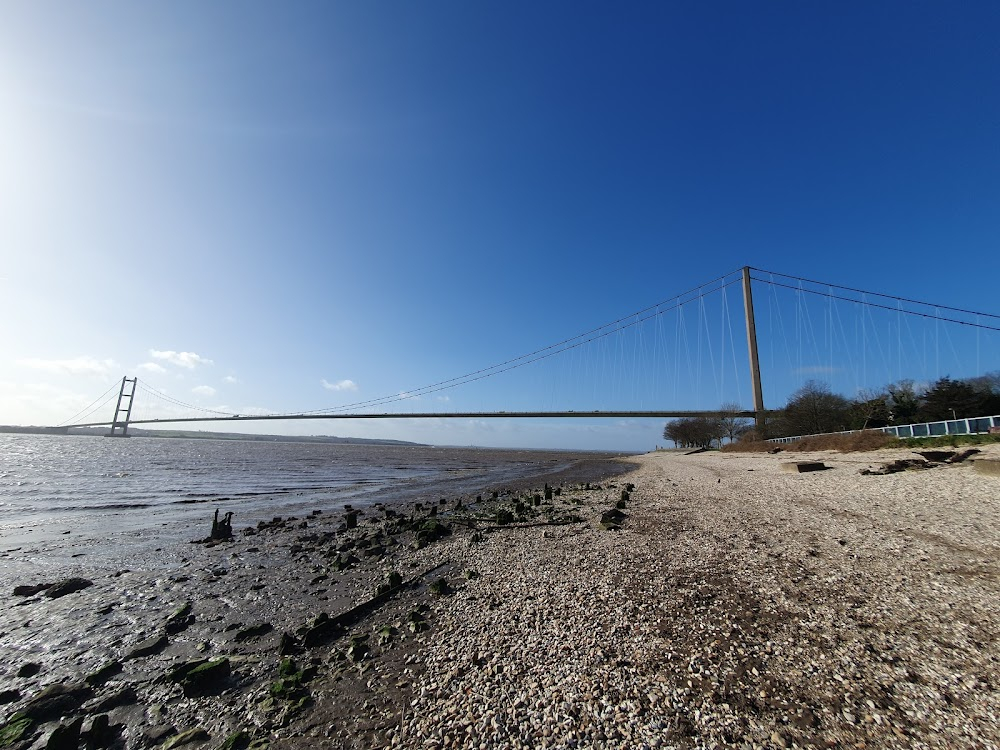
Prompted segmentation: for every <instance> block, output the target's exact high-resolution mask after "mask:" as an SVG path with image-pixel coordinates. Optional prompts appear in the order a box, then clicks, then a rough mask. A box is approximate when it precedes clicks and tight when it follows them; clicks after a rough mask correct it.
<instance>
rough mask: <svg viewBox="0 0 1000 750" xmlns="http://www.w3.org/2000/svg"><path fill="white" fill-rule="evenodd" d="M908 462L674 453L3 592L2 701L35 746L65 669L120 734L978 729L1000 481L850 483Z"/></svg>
mask: <svg viewBox="0 0 1000 750" xmlns="http://www.w3.org/2000/svg"><path fill="white" fill-rule="evenodd" d="M984 453H985V454H986V455H990V456H993V457H1000V449H998V448H996V447H993V446H989V447H987V448H986V449H985V450H984ZM906 456H912V454H911V453H910V452H908V451H900V450H891V451H878V452H874V453H853V454H839V453H832V452H823V453H812V454H801V455H800V454H790V453H782V454H778V455H767V454H764V455H761V454H725V453H716V452H711V453H702V454H698V455H691V456H685V455H679V454H677V453H672V452H670V453H668V452H661V453H655V454H648V455H645V456H641V457H636V458H632V459H629V463H630V464H631V465H632V466H633V467H634V471H632V472H630V473H628V474H624V475H618V476H615V477H605V478H598V474H599V471H598V469H599V462H595V465H594V466H591V467H589V468H587V471H588V472H592V474H590V475H589V476H586V477H572V476H570V475H567V476H565V477H563V478H552V477H549V478H547V479H546V480H545V482H543V483H535V485H534V486H526V487H519V488H514V487H510V488H483V491H482V496H481V498H477V497H474V496H466V497H463V498H448V499H447V501H446V502H445V503H443V504H441V503H439V504H438V505H436V506H433V505H431V504H424V505H423V506H422V507H421V508H419V509H418V508H416V507H413V508H412V509H408V511H407V512H406V513H405V515H404V516H401V515H398V514H397V515H394V514H393V513H392V512H386V509H383V508H374V509H368V510H366V511H365V512H364V513H362V514H361V515H360V516H359V517H358V525H357V527H356V528H347V526H348V525H350V524H351V523H352V522H351V520H350V519H349V518H348V516H347V515H346V514H336V517H334V515H329V516H328V515H327V514H320V515H319V516H307V517H301V518H297V519H294V520H292V519H287V518H286V519H282V520H281V521H275V522H273V523H270V524H263V525H262V526H261V528H259V529H256V528H255V529H254V530H253V532H252V534H250V535H245V534H244V533H242V532H241V530H240V529H239V528H237V529H236V537H235V539H234V540H232V541H227V542H222V543H218V544H214V545H205V544H197V545H195V544H192V545H189V547H190V549H189V554H188V555H187V560H186V561H185V562H184V563H182V565H181V567H180V569H179V570H176V571H172V572H171V573H170V574H168V575H161V576H157V575H155V574H148V573H144V572H142V571H139V570H133V571H121V572H115V574H113V575H110V576H106V577H104V578H102V579H100V580H94V582H93V585H92V586H89V587H87V588H83V589H82V590H79V591H76V592H74V593H69V594H67V595H65V596H59V597H58V598H48V597H47V596H46V593H45V592H44V591H40V592H39V593H37V594H34V595H31V596H18V597H11V598H10V599H9V606H8V607H7V608H6V609H5V611H4V613H3V615H2V617H0V631H3V632H5V633H6V635H5V638H4V646H3V649H4V650H3V663H2V669H3V671H4V674H5V681H6V682H7V684H8V686H9V688H10V689H11V690H14V691H16V692H17V694H18V695H17V697H16V698H15V699H13V700H9V701H8V702H7V703H8V705H7V708H8V711H7V713H6V715H7V717H8V719H9V718H10V716H11V715H12V714H15V712H16V711H18V710H20V711H24V710H25V709H27V710H28V711H29V716H28V721H29V722H30V724H29V729H27V730H25V732H26V734H25V738H27V737H28V736H29V735H30V736H34V737H36V738H37V737H44V736H45V734H46V733H47V732H50V731H51V730H52V728H53V727H55V726H57V725H58V724H59V723H60V722H59V717H58V716H55V714H51V713H46V712H45V711H44V706H43V707H42V708H39V705H41V704H44V700H43V701H41V704H40V702H39V699H38V695H39V691H42V688H43V687H44V686H46V685H52V684H55V683H63V685H64V686H63V688H60V689H59V691H61V692H60V695H63V696H64V697H63V698H62V704H61V705H62V707H63V708H62V709H61V711H62V714H61V715H62V716H64V717H65V718H64V719H63V720H62V722H61V723H62V724H63V725H64V726H67V727H69V730H68V731H72V726H71V718H72V717H73V716H82V717H84V721H83V723H82V725H81V726H80V727H78V728H77V729H78V730H79V729H82V730H83V731H84V732H94V731H96V732H98V733H99V732H102V731H105V730H104V729H103V727H104V723H103V720H98V719H95V717H96V716H101V715H106V716H107V717H108V721H107V724H108V726H110V727H111V729H109V730H107V731H109V732H112V733H113V732H114V731H118V732H119V734H117V735H115V736H118V737H122V738H125V739H124V741H126V742H127V744H128V747H133V746H137V745H139V744H141V743H145V745H146V746H150V747H163V748H167V747H176V746H183V747H192V748H200V747H204V748H217V747H220V746H223V743H224V742H226V741H227V740H228V741H229V742H230V745H228V746H227V747H250V746H253V747H263V746H265V745H266V746H270V747H273V748H307V747H316V746H319V745H325V746H330V747H347V748H351V747H355V748H369V747H406V748H410V747H414V748H415V747H422V748H426V747H440V748H443V747H479V746H482V745H486V746H489V747H566V746H577V747H665V746H680V747H688V746H694V745H699V746H701V745H704V746H710V745H712V744H716V745H723V746H726V745H735V746H740V745H741V743H748V744H749V745H750V746H753V745H758V746H767V747H793V746H797V747H810V746H814V747H825V746H856V745H858V743H865V744H867V745H868V746H884V747H909V746H914V745H920V746H927V747H968V748H972V747H982V746H988V745H990V744H993V743H996V742H998V741H1000V727H998V726H997V724H996V720H995V718H994V717H996V716H998V715H1000V689H998V688H997V687H996V686H998V685H1000V674H998V671H1000V670H998V667H997V666H996V665H997V664H998V663H1000V658H998V657H1000V646H998V645H997V643H998V641H997V638H996V634H997V632H1000V616H998V615H997V612H998V611H1000V606H998V605H1000V589H998V587H997V580H998V577H1000V570H998V567H997V566H998V562H997V561H998V558H1000V529H998V528H997V526H996V523H995V518H996V502H997V500H996V498H997V497H1000V495H998V489H1000V485H998V483H1000V480H998V479H996V478H993V477H986V476H982V475H980V474H977V473H976V472H975V471H974V470H973V468H972V466H970V465H969V464H968V463H962V464H956V465H939V466H936V467H934V468H924V469H922V470H918V471H904V472H900V473H894V474H887V475H884V476H879V475H874V476H873V475H862V474H861V473H860V472H861V470H862V469H866V468H868V467H876V468H877V467H878V466H879V465H881V463H883V462H887V461H892V460H897V459H899V458H900V457H906ZM795 460H810V461H821V462H823V463H824V464H825V465H826V466H827V467H828V469H827V470H826V471H817V472H811V473H807V474H797V473H795V474H793V473H785V472H784V471H782V466H781V464H782V463H785V462H789V461H795ZM529 484H530V483H529ZM546 484H547V485H548V488H546V486H545V485H546ZM556 490H558V492H556ZM493 491H497V493H498V496H497V497H496V498H495V499H494V498H493V497H492V493H493ZM459 499H461V500H462V503H461V507H459V505H458V500H459ZM206 532H207V528H206ZM46 582H48V581H46ZM35 583H38V581H12V582H11V585H12V586H13V585H15V584H19V585H30V584H35ZM9 594H10V592H8V595H9ZM189 603H190V605H189ZM206 660H207V661H206ZM34 664H37V671H33V670H35V667H33V666H30V665H34ZM25 665H28V669H27V670H26V671H27V673H30V674H29V675H28V676H24V677H17V676H16V675H17V673H18V672H19V671H21V670H24V667H25ZM102 667H103V670H102ZM88 675H89V676H90V678H91V679H90V682H91V683H92V684H89V685H88V684H87V682H86V681H84V678H85V677H87V676H88ZM80 683H82V684H80ZM57 692H58V691H57ZM42 697H43V699H44V697H45V696H44V695H43V696H42ZM49 697H50V698H51V696H49ZM31 712H35V713H36V714H37V715H38V718H37V719H34V718H32V717H31V715H30V714H31ZM46 717H48V718H46ZM22 721H23V720H22ZM95 725H96V727H97V729H96V730H95V729H94V726H95ZM10 726H12V725H11V724H8V727H10ZM116 727H117V729H116ZM140 738H144V739H142V740H141V741H140ZM171 743H173V744H171ZM254 743H256V744H254ZM13 746H14V747H17V746H18V745H16V744H15V745H13ZM25 746H26V745H25Z"/></svg>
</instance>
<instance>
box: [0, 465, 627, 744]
mask: <svg viewBox="0 0 1000 750" xmlns="http://www.w3.org/2000/svg"><path fill="white" fill-rule="evenodd" d="M630 468H631V466H628V465H626V464H625V463H623V462H621V461H618V460H608V459H584V460H581V461H577V462H574V463H573V464H572V465H569V466H563V467H557V468H555V469H554V470H549V471H543V472H542V473H539V474H537V475H535V476H530V477H522V478H518V479H514V480H512V481H511V482H510V483H509V484H508V485H505V486H502V487H501V486H497V487H490V488H483V490H482V492H483V494H485V495H486V499H485V500H484V501H483V502H481V503H475V500H476V496H475V495H468V494H464V495H459V496H458V497H454V496H452V497H451V498H450V499H449V500H448V501H447V503H446V504H445V505H441V504H439V503H433V504H432V503H430V502H428V501H427V500H426V499H425V500H424V501H423V502H422V503H413V502H409V503H402V502H392V503H386V504H382V503H376V504H374V505H370V506H367V505H366V506H364V507H361V506H359V507H357V508H356V510H357V511H358V513H359V518H358V525H357V528H352V529H347V528H346V526H347V517H348V513H347V512H346V511H341V512H336V513H330V512H327V511H319V510H314V511H312V512H310V513H308V514H305V515H300V516H298V517H289V516H285V517H284V518H282V519H281V520H280V521H271V520H269V521H266V522H265V521H261V522H260V523H258V524H257V525H256V526H244V527H243V528H240V526H239V524H237V525H236V526H235V527H234V537H233V539H232V540H229V541H224V542H218V543H213V544H191V543H186V542H185V543H175V544H171V545H167V544H164V545H163V547H162V548H160V549H157V550H155V551H154V552H151V553H150V554H147V555H140V556H136V557H135V558H133V559H132V560H131V563H132V564H125V565H124V566H123V567H120V568H118V569H105V568H103V567H102V566H100V565H96V566H95V563H94V561H93V560H87V559H85V558H84V559H82V560H78V561H70V562H69V564H68V565H30V564H28V565H21V566H20V569H19V572H18V573H17V574H16V575H11V576H9V577H8V578H7V580H8V585H9V589H10V590H8V591H7V592H5V593H6V594H7V596H8V597H9V598H8V606H7V607H5V608H4V609H3V610H2V614H0V634H2V635H0V644H2V646H0V674H2V675H3V681H2V682H3V683H6V684H5V685H3V686H2V687H0V716H3V717H4V720H5V721H6V722H7V727H8V729H9V728H10V727H11V726H12V725H11V723H10V722H11V720H12V718H13V719H14V720H15V722H16V720H17V718H18V713H19V712H25V711H27V714H28V715H29V717H31V718H32V721H31V724H30V726H29V727H28V728H27V729H26V730H24V736H23V738H22V739H23V740H25V741H17V742H13V744H11V745H10V747H15V748H20V747H24V748H28V747H32V745H33V744H34V745H38V746H39V747H44V746H45V743H46V742H47V738H48V735H49V734H50V733H51V731H52V730H53V729H54V728H56V727H58V726H60V725H62V726H67V727H70V723H69V721H68V720H69V719H70V718H71V717H73V716H78V717H86V720H85V721H84V723H83V724H82V725H81V726H80V727H77V729H78V730H82V731H83V732H84V736H85V737H89V736H90V735H89V734H87V733H88V732H92V731H93V730H92V724H93V721H94V717H95V716H101V715H102V714H103V715H106V716H107V717H108V722H109V726H111V727H112V728H113V729H114V730H115V731H117V734H116V733H115V731H112V734H113V735H114V738H112V740H113V741H112V742H111V744H110V745H109V746H111V747H127V748H132V747H160V746H162V745H164V744H165V743H169V742H170V741H171V740H170V738H171V737H176V736H177V735H178V734H180V735H183V733H184V732H185V731H188V730H192V729H200V730H201V731H202V732H205V733H207V736H208V737H209V738H210V740H204V741H200V740H198V741H195V740H192V742H191V743H188V744H191V746H192V747H216V746H218V745H219V744H220V743H221V742H222V741H223V740H224V739H225V738H226V737H229V736H231V735H232V734H233V733H234V732H239V731H244V732H246V733H247V735H246V742H244V741H243V739H239V740H238V741H236V742H235V743H234V746H235V747H239V746H241V745H242V746H246V745H248V744H249V742H250V739H256V740H260V741H261V742H265V741H269V740H278V738H280V736H281V734H282V732H281V729H282V728H283V727H284V726H285V725H287V723H288V722H290V721H291V720H292V719H293V718H294V716H295V715H298V714H300V713H301V714H302V715H308V714H309V713H310V710H309V705H306V703H303V704H302V705H298V706H297V708H295V710H294V711H290V706H291V705H292V702H291V701H289V700H285V698H286V697H287V696H278V697H275V696H274V695H273V694H272V688H273V686H274V684H275V682H276V678H277V679H281V678H280V677H278V674H277V670H278V669H279V667H280V666H281V663H282V658H283V655H282V654H281V653H280V652H281V651H282V648H281V645H282V642H283V641H292V642H295V643H297V645H296V646H294V647H288V648H287V649H285V650H286V651H287V650H290V651H294V652H295V654H294V657H295V658H296V659H297V660H299V663H300V664H301V665H305V666H303V667H302V668H305V669H308V670H310V674H311V673H312V672H315V673H316V678H315V679H322V678H329V677H330V671H331V670H332V669H333V666H336V665H333V666H331V664H330V663H329V656H330V654H327V653H323V654H322V655H321V652H322V651H324V648H317V645H318V644H322V646H323V647H329V650H330V653H337V647H338V646H337V644H338V643H339V641H340V640H342V637H343V635H344V633H343V632H341V629H340V628H330V629H329V632H326V633H325V634H323V635H322V636H315V637H314V638H313V640H315V641H316V643H315V644H312V646H311V647H309V648H306V647H305V646H304V645H303V641H306V640H308V638H309V637H310V636H309V628H310V627H311V626H310V623H312V625H313V626H315V625H316V623H317V621H318V620H321V619H322V618H323V617H331V618H336V617H337V616H338V614H342V613H343V612H345V611H347V610H349V609H351V608H352V607H353V606H355V605H358V604H360V603H364V602H366V601H369V600H370V599H372V598H373V597H374V596H375V595H376V593H377V592H378V588H379V586H382V585H383V584H386V583H387V582H389V581H390V580H391V579H390V575H391V574H392V573H393V572H396V573H397V574H399V575H400V577H401V578H402V579H404V580H405V581H406V582H407V583H408V584H409V585H406V586H403V587H402V588H400V589H399V590H398V591H394V592H393V596H392V597H390V598H389V600H387V601H386V602H383V603H382V604H381V605H380V606H377V607H374V608H373V609H372V612H371V613H370V615H369V616H368V617H361V618H359V622H361V623H363V624H364V625H365V626H367V625H371V622H370V620H371V617H377V618H379V626H380V627H381V626H382V623H383V618H387V619H385V621H386V622H388V621H392V622H396V623H397V624H398V625H399V626H400V627H399V628H396V631H397V632H396V634H395V635H394V636H393V637H392V638H390V639H389V640H391V641H392V643H391V644H390V643H389V642H388V641H386V642H385V643H384V644H382V645H384V646H385V647H386V648H385V651H386V655H387V656H389V658H390V660H391V659H392V658H395V656H396V655H398V654H401V653H404V652H405V651H407V649H410V648H416V644H415V643H413V642H412V639H413V638H415V635H416V633H415V632H410V631H409V630H406V629H405V625H406V623H407V622H408V621H407V619H406V618H407V617H408V616H410V614H411V613H413V612H418V613H422V612H423V611H424V609H425V608H426V607H427V606H428V602H429V601H430V599H431V598H432V597H433V596H434V595H432V594H431V593H430V592H429V586H430V584H432V583H433V582H434V581H435V580H437V578H428V577H426V576H421V575H418V573H421V572H423V571H426V570H429V569H434V571H435V572H436V574H438V575H439V576H447V575H452V576H454V575H456V574H459V573H461V571H456V570H453V567H454V566H452V565H449V564H448V563H447V561H446V560H445V559H444V558H442V557H441V556H442V554H443V553H444V550H446V549H447V548H448V545H446V544H444V543H443V542H455V541H457V540H459V539H463V540H467V539H468V538H469V537H471V536H472V534H473V533H474V531H473V530H472V529H471V528H468V527H469V525H470V524H469V522H468V521H469V519H472V524H471V525H475V526H478V527H489V526H491V525H495V524H492V522H489V521H484V520H475V518H476V517H480V516H483V517H485V518H492V517H493V516H494V515H495V511H496V509H497V508H499V507H501V506H502V507H504V508H507V507H510V508H513V507H514V506H515V504H516V503H518V502H519V500H518V499H520V500H521V501H526V498H527V497H529V496H531V495H533V494H534V493H528V492H527V490H528V489H530V488H537V490H538V492H539V493H541V492H543V489H542V487H543V484H544V483H546V482H549V483H551V484H552V485H553V486H559V485H560V484H567V483H569V481H570V480H574V481H575V482H578V483H580V484H581V485H582V484H585V483H586V482H587V481H596V478H597V477H608V476H614V475H616V474H620V473H621V472H623V471H625V470H628V469H630ZM484 481H486V480H485V479H484ZM467 484H468V481H467V480H463V484H462V486H463V487H465V486H466V485H467ZM466 488H467V487H466ZM438 489H440V488H438ZM492 491H497V492H498V493H499V498H498V499H497V500H496V501H495V502H493V501H491V500H490V497H489V496H490V494H491V492H492ZM477 494H478V493H477ZM459 501H460V504H461V505H462V508H463V510H461V511H456V510H455V506H456V505H457V504H458V503H459ZM470 503H471V504H472V508H471V511H472V512H471V513H470V511H469V508H470ZM523 504H524V503H523V502H522V505H523ZM546 505H547V506H548V509H551V507H552V504H551V502H547V503H546ZM204 507H205V508H207V510H206V514H208V513H210V512H211V508H210V507H209V506H207V505H206V506H204ZM417 507H420V509H419V510H417ZM541 510H542V508H541V507H540V506H539V511H541ZM525 513H529V511H527V509H526V510H525ZM484 514H485V515H484ZM534 514H535V510H534V506H532V509H531V511H530V515H531V517H534ZM456 516H460V517H461V518H462V519H465V521H464V522H461V519H459V518H456ZM210 520H211V517H210V516H209V515H206V518H205V519H204V521H203V525H201V526H200V527H199V531H201V532H203V533H202V534H199V535H198V536H202V535H207V533H208V530H209V529H208V527H209V521H210ZM517 521H518V519H516V518H515V519H514V523H517ZM426 524H433V526H434V527H435V528H436V529H437V531H436V532H435V533H433V534H430V535H427V534H423V533H422V532H423V528H422V527H423V526H424V525H426ZM446 525H447V526H450V527H451V531H452V533H450V534H447V535H446V534H445V533H444V531H445V526H446ZM189 536H191V534H189ZM421 536H423V537H424V539H423V540H422V541H419V542H418V537H421ZM414 547H419V549H414ZM9 557H10V556H8V560H7V561H6V562H5V565H6V567H7V568H8V571H11V570H12V569H14V568H16V567H17V566H11V565H9V564H8V563H9ZM50 562H51V561H50ZM64 562H65V561H64ZM67 578H76V579H83V580H85V581H88V582H90V584H92V585H87V586H86V587H84V588H81V589H80V590H78V591H74V592H72V593H69V594H67V595H65V596H59V597H57V598H49V597H48V596H47V593H48V592H47V591H45V590H38V591H32V592H31V593H30V594H29V595H27V596H18V595H14V596H12V595H11V591H12V590H14V589H15V587H17V588H18V590H19V591H20V592H21V593H22V594H23V593H25V591H24V589H22V588H21V587H29V589H30V587H33V586H34V587H37V586H38V584H45V583H53V582H55V581H56V580H57V579H62V580H65V579H67ZM434 598H436V597H434ZM178 613H181V614H180V615H179V614H178ZM392 627H394V628H395V627H396V626H395V625H393V626H392ZM424 627H427V628H430V629H433V618H430V617H426V618H424V617H423V615H422V614H421V622H420V625H419V626H418V627H415V628H414V630H415V631H418V632H422V630H423V628H424ZM369 629H370V628H369ZM401 629H402V632H400V631H401ZM390 646H391V647H392V648H389V647H390ZM397 647H398V648H397ZM382 650H383V649H382V648H381V646H379V645H376V643H375V640H374V639H373V640H372V646H371V649H370V650H369V651H368V652H367V653H368V654H371V655H373V654H375V653H380V652H382ZM206 658H208V659H226V660H227V667H226V669H227V671H228V675H227V676H226V677H225V679H224V680H222V681H221V682H219V684H217V685H213V686H210V687H208V688H206V690H205V691H198V690H196V691H195V692H205V693H206V694H205V695H190V696H189V695H186V694H185V692H189V691H186V688H185V686H183V685H180V684H177V683H175V682H171V681H170V680H169V679H168V678H167V677H166V676H167V675H168V674H169V672H170V670H171V669H173V668H176V667H177V666H178V665H179V664H184V663H188V664H190V663H193V662H195V661H198V660H202V659H206ZM350 663H351V664H352V665H355V662H354V660H353V658H351V659H350ZM358 664H359V665H360V667H361V668H362V669H364V668H366V667H367V666H368V661H365V660H360V661H359V662H358ZM105 673H106V674H105ZM335 679H337V680H340V681H342V679H343V678H342V676H339V677H337V678H335ZM347 682H349V683H350V682H351V680H348V681H347ZM53 685H55V686H63V687H62V688H60V689H65V688H66V686H69V689H70V690H71V691H73V695H72V696H71V697H70V698H66V699H65V700H64V703H65V705H64V706H63V708H62V709H61V711H60V712H59V713H58V714H53V713H51V712H46V711H45V710H42V711H41V713H38V709H37V706H35V703H37V702H38V699H39V696H42V697H43V699H44V696H45V693H46V691H47V690H49V689H51V688H52V686H53ZM359 690H360V688H358V687H357V686H348V687H346V688H345V689H340V690H335V691H334V693H335V694H338V695H340V696H341V697H342V696H343V695H353V694H354V693H357V692H358V691H359ZM291 692H292V693H294V694H295V695H296V701H298V702H302V701H306V702H307V703H309V704H311V703H312V702H313V700H314V699H313V698H312V697H311V696H312V695H313V694H314V692H315V690H314V689H313V688H307V687H306V686H304V685H298V686H297V687H296V688H295V690H293V691H291ZM307 699H308V700H307ZM269 700H270V703H268V705H267V708H266V709H262V708H261V704H262V702H263V701H269ZM315 702H316V703H319V700H318V699H316V701H315ZM36 714H37V715H36ZM60 719H62V720H63V721H62V723H61V724H60V723H59V720H60ZM99 721H100V720H99ZM171 728H172V729H171ZM109 736H110V735H109ZM199 736H200V734H199ZM32 738H33V739H32ZM115 738H116V739H115ZM5 739H6V737H5ZM27 740H30V741H27ZM5 747H6V745H5Z"/></svg>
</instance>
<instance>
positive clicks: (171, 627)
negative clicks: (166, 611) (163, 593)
mask: <svg viewBox="0 0 1000 750" xmlns="http://www.w3.org/2000/svg"><path fill="white" fill-rule="evenodd" d="M191 609H192V604H191V602H185V603H184V604H182V605H181V606H180V607H178V608H177V610H175V611H174V613H173V614H172V615H170V617H168V618H167V622H166V623H165V624H164V626H163V629H164V630H165V631H166V632H167V634H168V635H176V634H177V633H180V632H182V631H184V630H187V629H188V627H190V626H191V625H192V624H193V623H194V615H192V614H191Z"/></svg>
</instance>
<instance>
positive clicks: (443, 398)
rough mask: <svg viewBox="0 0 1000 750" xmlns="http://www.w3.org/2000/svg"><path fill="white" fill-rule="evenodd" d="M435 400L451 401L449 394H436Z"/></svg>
mask: <svg viewBox="0 0 1000 750" xmlns="http://www.w3.org/2000/svg"><path fill="white" fill-rule="evenodd" d="M437 400H438V401H442V402H447V401H451V396H438V397H437Z"/></svg>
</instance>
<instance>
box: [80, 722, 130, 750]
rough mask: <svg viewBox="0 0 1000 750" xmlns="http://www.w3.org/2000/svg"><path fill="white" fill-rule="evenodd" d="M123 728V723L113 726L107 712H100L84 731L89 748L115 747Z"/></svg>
mask: <svg viewBox="0 0 1000 750" xmlns="http://www.w3.org/2000/svg"><path fill="white" fill-rule="evenodd" d="M123 728H124V725H123V724H115V725H114V726H112V725H111V721H110V719H108V715H107V714H98V715H97V716H95V717H94V718H93V720H92V721H91V722H90V728H89V729H87V730H85V731H84V732H83V736H84V739H86V741H87V750H92V749H93V750H97V748H110V747H113V746H114V744H115V741H116V740H117V739H118V737H119V736H120V735H121V733H122V729H123Z"/></svg>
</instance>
